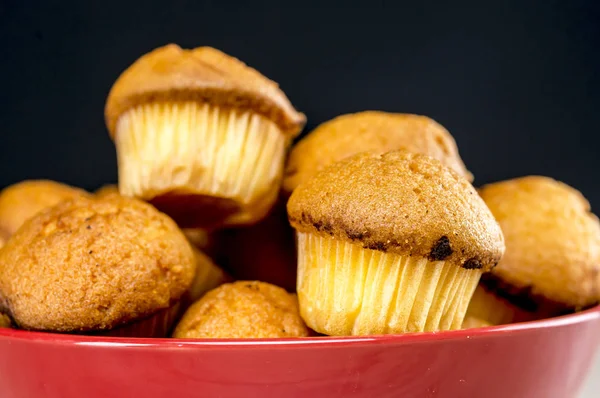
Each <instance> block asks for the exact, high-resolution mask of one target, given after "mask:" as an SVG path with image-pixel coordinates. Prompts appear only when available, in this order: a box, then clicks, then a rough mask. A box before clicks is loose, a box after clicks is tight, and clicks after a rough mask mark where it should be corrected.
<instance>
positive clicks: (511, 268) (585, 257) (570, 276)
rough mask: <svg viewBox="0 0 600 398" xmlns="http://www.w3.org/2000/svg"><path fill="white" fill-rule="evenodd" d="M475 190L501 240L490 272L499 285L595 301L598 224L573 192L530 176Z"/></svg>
mask: <svg viewBox="0 0 600 398" xmlns="http://www.w3.org/2000/svg"><path fill="white" fill-rule="evenodd" d="M480 194H481V196H482V198H483V199H484V200H485V202H486V203H487V205H488V207H489V208H490V210H491V211H492V213H493V214H494V216H495V217H496V219H497V220H498V222H499V223H500V226H501V228H502V231H503V233H504V238H505V240H506V253H505V255H504V257H503V258H502V261H501V262H500V264H499V265H498V267H496V268H495V269H494V271H493V274H492V276H493V277H495V278H498V279H500V280H501V281H502V282H503V283H501V284H500V285H499V286H502V285H503V286H504V288H507V289H510V290H512V291H513V292H519V293H520V294H522V293H523V292H524V291H526V292H527V294H528V295H529V296H533V297H535V296H541V297H543V298H545V299H549V300H552V301H554V302H557V303H561V304H564V305H567V306H569V307H575V308H582V307H586V306H588V305H591V304H595V303H597V302H599V301H600V223H599V222H598V218H597V217H596V216H595V215H594V214H592V213H591V212H590V204H589V202H588V201H587V200H586V199H585V198H584V197H583V195H582V194H581V193H580V192H579V191H577V190H575V189H573V188H571V187H570V186H568V185H566V184H564V183H561V182H558V181H556V180H553V179H551V178H547V177H539V176H530V177H523V178H517V179H513V180H508V181H503V182H498V183H494V184H489V185H486V186H484V187H482V188H481V190H480Z"/></svg>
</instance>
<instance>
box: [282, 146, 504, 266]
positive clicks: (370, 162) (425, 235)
mask: <svg viewBox="0 0 600 398" xmlns="http://www.w3.org/2000/svg"><path fill="white" fill-rule="evenodd" d="M288 216H289V220H290V222H291V224H292V226H293V227H294V228H295V229H296V230H298V231H300V232H309V233H317V234H321V235H323V236H332V237H334V238H336V239H344V240H346V241H348V242H355V243H357V244H360V245H362V246H363V247H364V248H366V249H373V250H379V251H384V252H393V253H397V254H401V255H411V256H422V257H427V258H429V259H430V260H432V261H441V260H444V261H449V262H451V263H455V264H457V265H459V266H461V267H464V268H467V269H479V268H481V269H484V270H488V269H490V268H492V267H493V266H494V265H496V263H497V262H498V261H499V260H500V258H501V257H502V253H503V252H504V240H503V238H502V232H501V231H500V227H499V226H498V223H497V222H496V221H495V220H494V217H493V216H492V214H491V213H490V211H489V209H488V208H487V206H486V205H485V203H484V202H483V200H481V198H480V197H479V195H478V194H477V192H476V191H475V188H473V186H472V185H471V184H470V183H469V182H468V181H467V180H466V179H464V178H463V177H461V176H459V175H458V174H456V173H455V172H454V171H453V170H451V169H449V168H447V167H445V166H444V165H442V163H440V162H439V161H438V160H435V159H433V158H430V157H428V156H425V155H421V154H415V153H410V152H407V151H403V150H402V151H393V152H388V153H387V154H384V155H378V154H373V153H361V154H358V155H354V156H352V157H350V158H347V159H345V160H342V161H340V162H337V163H334V164H332V165H331V166H329V167H327V168H326V169H325V170H323V171H322V172H319V173H317V174H316V175H315V177H313V178H311V179H309V180H308V181H306V182H304V183H302V184H300V185H299V186H298V188H296V189H295V190H294V192H293V193H292V196H291V197H290V200H289V202H288Z"/></svg>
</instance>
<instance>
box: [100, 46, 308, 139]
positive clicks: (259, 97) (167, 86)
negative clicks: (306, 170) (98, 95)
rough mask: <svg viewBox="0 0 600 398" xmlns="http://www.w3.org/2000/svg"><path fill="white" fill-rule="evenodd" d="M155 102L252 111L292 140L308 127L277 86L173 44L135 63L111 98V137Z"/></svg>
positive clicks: (231, 62) (236, 63)
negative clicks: (125, 118)
mask: <svg viewBox="0 0 600 398" xmlns="http://www.w3.org/2000/svg"><path fill="white" fill-rule="evenodd" d="M151 101H152V102H154V101H202V102H210V103H214V104H216V105H221V106H232V107H236V108H241V109H248V110H252V111H254V112H256V113H258V114H261V115H263V116H265V117H267V118H268V119H270V120H272V121H273V122H275V123H276V124H277V125H279V127H280V128H281V130H282V131H283V132H284V133H285V134H288V135H289V136H295V135H296V134H298V133H299V132H300V130H301V129H302V127H303V126H304V123H305V122H306V118H305V116H304V115H303V114H301V113H298V112H297V111H296V110H295V109H294V107H293V106H292V104H290V102H289V100H288V98H287V97H286V96H285V94H284V93H283V91H281V89H279V86H278V85H277V83H275V82H273V81H271V80H269V79H268V78H266V77H265V76H263V75H262V74H260V73H259V72H258V71H256V70H255V69H252V68H250V67H248V66H247V65H246V64H244V63H243V62H241V61H240V60H238V59H236V58H234V57H231V56H229V55H227V54H225V53H223V52H221V51H219V50H216V49H214V48H211V47H198V48H195V49H193V50H184V49H182V48H180V47H179V46H177V45H175V44H169V45H167V46H164V47H159V48H157V49H155V50H153V51H151V52H149V53H148V54H145V55H143V56H142V57H141V58H139V59H138V60H137V61H136V62H134V63H133V64H132V65H131V66H130V67H129V68H128V69H127V70H125V72H123V74H121V76H120V77H119V78H118V79H117V81H116V82H115V84H114V85H113V87H112V89H111V91H110V93H109V95H108V99H107V102H106V108H105V118H106V124H107V126H108V129H109V131H110V133H111V135H113V136H114V134H115V131H116V125H117V120H118V119H119V117H120V116H121V115H122V114H123V113H124V112H126V111H127V110H129V109H131V108H133V107H135V106H138V105H140V104H144V103H147V102H151Z"/></svg>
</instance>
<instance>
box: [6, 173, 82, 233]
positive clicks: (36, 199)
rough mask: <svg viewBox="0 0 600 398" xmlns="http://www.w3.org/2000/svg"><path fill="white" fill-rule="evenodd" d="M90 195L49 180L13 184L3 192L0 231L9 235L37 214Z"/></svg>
mask: <svg viewBox="0 0 600 398" xmlns="http://www.w3.org/2000/svg"><path fill="white" fill-rule="evenodd" d="M88 195H89V194H88V193H87V192H86V191H84V190H81V189H79V188H74V187H71V186H68V185H65V184H61V183H59V182H55V181H49V180H27V181H22V182H19V183H17V184H14V185H11V186H9V187H6V188H4V189H3V190H2V191H0V230H1V231H4V232H3V233H4V235H8V236H10V235H12V234H14V233H15V232H16V231H17V229H19V227H21V225H22V224H23V223H24V222H25V221H26V220H28V219H29V218H31V217H33V216H34V215H36V214H37V213H38V212H40V211H42V210H44V209H47V208H48V207H52V206H54V205H56V204H58V203H60V202H62V201H65V200H70V199H73V198H76V197H80V196H88Z"/></svg>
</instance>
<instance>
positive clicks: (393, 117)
mask: <svg viewBox="0 0 600 398" xmlns="http://www.w3.org/2000/svg"><path fill="white" fill-rule="evenodd" d="M398 149H405V150H407V151H409V152H415V153H421V154H424V155H428V156H431V157H432V158H436V159H438V160H439V161H440V162H442V163H443V164H444V165H445V166H447V167H450V168H451V169H454V170H455V171H456V172H457V173H458V174H460V175H462V176H463V177H465V178H467V179H468V180H469V181H473V175H472V174H471V173H469V171H468V170H467V169H466V168H465V165H464V163H463V161H462V159H461V158H460V155H459V154H458V148H457V147H456V142H455V141H454V138H452V136H451V135H450V133H449V132H448V130H446V129H445V128H444V127H443V126H441V125H440V124H439V123H437V122H436V121H434V120H432V119H430V118H428V117H426V116H419V115H410V114H402V113H387V112H378V111H365V112H359V113H353V114H348V115H342V116H338V117H336V118H335V119H332V120H329V121H327V122H325V123H323V124H321V125H320V126H318V127H317V128H316V129H315V130H313V131H312V132H311V133H310V134H308V135H307V136H306V137H304V138H303V139H302V140H300V142H298V144H296V145H295V146H294V148H293V149H292V151H291V153H290V157H289V160H288V163H287V167H286V175H285V179H284V182H283V189H284V191H285V192H287V193H291V192H292V191H293V190H294V189H295V188H296V187H297V186H298V185H299V184H300V183H302V182H303V181H306V180H307V179H308V178H310V177H311V176H313V175H314V174H315V173H317V172H318V171H320V170H322V169H323V168H325V167H326V166H328V165H330V164H331V163H334V162H336V161H339V160H342V159H344V158H347V157H349V156H352V155H355V154H357V153H359V152H368V151H371V152H375V153H385V152H389V151H393V150H398Z"/></svg>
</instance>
